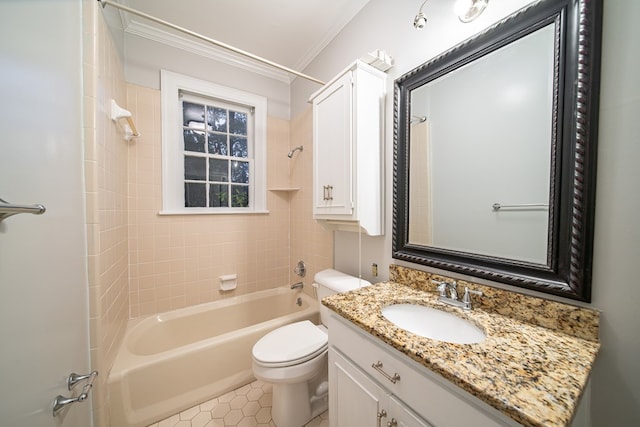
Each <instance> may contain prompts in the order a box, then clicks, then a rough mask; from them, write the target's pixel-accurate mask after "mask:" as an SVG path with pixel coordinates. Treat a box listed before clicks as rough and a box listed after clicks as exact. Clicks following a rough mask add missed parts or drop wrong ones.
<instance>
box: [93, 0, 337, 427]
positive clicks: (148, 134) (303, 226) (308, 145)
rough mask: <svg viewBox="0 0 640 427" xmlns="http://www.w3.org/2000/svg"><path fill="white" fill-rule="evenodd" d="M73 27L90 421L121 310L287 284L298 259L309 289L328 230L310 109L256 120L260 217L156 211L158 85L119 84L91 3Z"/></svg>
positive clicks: (141, 310) (327, 244)
mask: <svg viewBox="0 0 640 427" xmlns="http://www.w3.org/2000/svg"><path fill="white" fill-rule="evenodd" d="M83 36H84V40H83V45H84V64H83V66H84V70H83V72H84V81H83V85H84V94H85V99H84V105H85V117H84V131H85V181H86V204H87V207H86V215H87V236H88V237H87V254H88V270H89V286H90V302H89V303H90V307H89V309H90V313H89V315H90V341H91V358H92V363H91V364H92V367H93V369H97V370H99V371H100V374H101V375H100V376H99V377H98V380H97V383H96V385H95V387H94V393H93V407H94V424H95V425H96V426H108V425H109V416H108V401H107V394H106V388H105V384H106V379H107V377H108V372H109V369H110V367H111V366H112V364H113V360H114V359H115V356H116V353H117V351H118V347H119V345H120V342H121V340H122V336H123V334H124V330H125V328H126V325H127V321H128V319H129V318H130V317H139V316H145V315H150V314H155V313H160V312H163V311H167V310H171V309H176V308H181V307H185V306H191V305H195V304H199V303H203V302H208V301H213V300H216V299H220V298H224V297H226V296H233V295H239V294H243V293H247V292H253V291H257V290H262V289H269V288H273V287H276V286H283V285H287V284H289V283H293V282H294V281H297V280H299V278H297V277H294V275H293V273H292V270H293V268H294V267H295V264H296V263H297V261H298V260H304V261H305V262H306V264H307V268H308V273H307V276H306V277H305V278H304V279H303V281H304V283H305V285H307V286H306V287H305V292H307V293H310V294H312V290H311V286H310V285H311V283H312V282H313V275H314V274H315V273H316V272H317V271H320V270H322V269H324V268H330V267H331V266H332V265H333V234H332V232H330V231H327V230H325V229H324V228H323V227H322V226H321V225H319V224H318V223H317V222H316V221H314V220H313V218H312V212H311V199H312V171H313V164H312V152H313V149H312V137H311V135H312V121H311V120H312V119H311V109H310V108H309V109H308V111H306V112H305V113H304V114H302V115H301V116H300V117H298V118H296V119H294V120H292V121H291V122H289V121H287V120H284V119H279V118H275V117H269V118H268V122H267V153H268V154H267V156H268V158H267V161H268V164H267V174H268V177H267V179H268V183H267V188H269V189H271V191H268V192H267V203H268V210H269V213H268V214H253V215H171V216H164V215H158V212H159V211H160V210H161V201H162V198H161V190H162V189H161V181H162V177H161V126H160V91H158V90H155V89H148V88H144V87H140V86H136V85H133V84H127V83H126V81H125V78H124V71H123V70H124V67H123V65H122V61H121V58H120V57H119V56H118V54H117V51H116V48H115V46H114V44H113V40H112V38H111V34H110V32H109V29H108V28H107V26H106V23H105V21H104V18H103V16H102V13H101V11H100V8H99V3H98V2H95V1H91V0H83ZM111 99H115V100H116V102H117V103H118V104H119V105H120V106H122V107H124V108H126V109H128V110H130V111H131V112H132V114H133V117H134V119H135V121H136V125H137V126H138V130H139V132H140V133H141V134H142V136H141V137H140V138H136V139H134V140H132V141H131V142H127V141H125V140H124V138H123V133H122V128H121V127H120V126H119V125H117V124H115V123H114V122H112V121H111V118H110V102H111ZM298 145H303V146H304V151H302V152H297V153H296V154H295V155H294V157H293V158H292V159H289V158H288V157H287V153H288V152H289V150H290V149H291V148H293V147H294V146H298ZM287 189H289V191H287ZM232 273H235V274H237V275H238V289H237V290H236V291H234V292H231V293H222V292H220V291H219V281H218V276H220V275H225V274H232Z"/></svg>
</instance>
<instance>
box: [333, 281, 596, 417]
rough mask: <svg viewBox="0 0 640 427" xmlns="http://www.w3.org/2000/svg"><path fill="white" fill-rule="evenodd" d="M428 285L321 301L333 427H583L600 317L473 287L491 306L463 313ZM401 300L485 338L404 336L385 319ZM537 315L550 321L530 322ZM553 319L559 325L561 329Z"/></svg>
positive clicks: (384, 286) (386, 287)
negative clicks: (456, 320) (457, 320)
mask: <svg viewBox="0 0 640 427" xmlns="http://www.w3.org/2000/svg"><path fill="white" fill-rule="evenodd" d="M394 271H395V272H397V271H398V270H397V269H394ZM394 271H392V278H393V277H394ZM422 274H424V275H427V276H429V273H422ZM396 276H397V275H396ZM431 280H432V278H428V279H427V280H418V281H414V282H412V285H409V286H407V285H406V284H400V283H396V282H383V283H378V284H376V285H373V286H369V287H366V288H361V289H358V290H355V291H352V292H348V293H343V294H338V295H334V296H331V297H328V298H325V299H323V304H324V305H325V306H327V307H329V308H330V309H331V310H332V311H333V312H332V316H331V320H330V323H329V385H330V391H329V396H330V397H329V408H330V410H329V416H330V422H331V425H332V426H335V427H340V426H351V425H367V426H373V425H378V426H383V425H387V426H389V427H393V426H431V427H447V426H452V427H455V426H461V425H473V426H520V425H525V426H535V427H542V426H545V427H549V426H569V425H571V426H575V427H578V426H583V425H585V421H584V419H585V417H586V414H585V413H584V412H585V411H586V409H587V404H588V402H586V400H587V399H582V401H583V402H580V400H581V397H582V396H583V395H584V394H588V393H587V386H588V378H589V372H590V369H591V366H592V364H593V362H594V360H595V357H596V355H597V352H598V349H599V343H598V342H597V321H598V313H597V312H595V311H593V310H589V309H582V308H579V307H573V306H568V305H565V304H560V303H554V302H545V301H543V300H539V299H535V300H537V301H530V299H531V298H532V297H525V296H522V295H519V296H517V297H509V296H506V298H507V299H506V300H498V298H501V296H498V293H500V292H503V291H499V290H495V289H492V288H488V287H483V286H480V285H473V284H469V283H465V284H464V285H465V286H469V285H471V286H473V287H474V288H476V289H481V290H482V291H483V292H484V291H486V292H487V294H486V297H487V298H492V299H493V301H491V302H490V303H489V304H482V302H481V299H482V298H483V297H476V300H477V303H476V307H474V308H473V310H471V311H462V310H460V309H459V308H455V307H451V306H447V305H445V304H443V303H441V302H439V301H438V300H437V293H435V292H433V291H434V290H435V286H433V287H432V284H431V283H430V282H431ZM509 298H512V300H511V301H509ZM513 298H515V299H513ZM522 299H525V300H527V301H528V302H525V303H524V305H523V306H522V307H521V308H522V310H523V311H520V308H517V307H515V305H514V304H513V303H514V302H516V300H518V301H517V302H522ZM398 302H401V303H409V304H420V305H426V306H430V307H434V308H437V309H439V310H443V311H447V312H451V313H454V314H456V315H457V316H460V317H462V318H463V319H466V320H468V321H470V322H473V323H475V324H476V325H477V326H478V327H480V328H481V329H482V330H483V331H484V333H485V334H486V339H485V340H484V341H482V342H480V343H477V344H453V343H448V342H443V341H436V340H432V339H428V338H423V337H421V336H418V335H416V334H413V333H410V332H408V331H406V330H403V329H400V328H398V327H397V326H396V325H394V324H393V323H392V322H390V321H388V320H387V319H386V318H385V317H384V316H382V314H381V309H382V308H383V307H385V306H388V305H389V304H394V303H398ZM503 303H506V305H505V306H504V307H503V308H504V310H502V313H500V311H501V310H500V306H501V305H502V304H503ZM494 304H497V305H494ZM492 305H494V308H496V310H493V309H491V306H492ZM516 305H517V304H516ZM531 309H534V310H541V311H543V313H540V315H539V316H535V317H536V318H537V320H534V321H533V322H527V321H524V320H523V319H524V318H526V317H527V316H529V314H530V313H529V314H526V312H527V311H528V310H531ZM518 312H519V313H520V314H518ZM547 315H549V316H550V318H549V319H548V320H545V319H544V317H545V316H547ZM532 318H533V317H532ZM551 318H555V321H556V322H557V324H558V325H560V324H562V325H561V326H559V328H554V325H553V324H552V323H553V321H554V320H552V319H551ZM571 319H573V322H572V321H571ZM545 322H547V323H545ZM578 322H582V324H583V325H580V324H579V323H578ZM541 323H543V324H544V326H543V325H541ZM583 326H584V327H583ZM579 403H582V404H581V405H580V407H579V405H578V404H579Z"/></svg>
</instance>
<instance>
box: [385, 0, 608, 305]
mask: <svg viewBox="0 0 640 427" xmlns="http://www.w3.org/2000/svg"><path fill="white" fill-rule="evenodd" d="M601 21H602V1H601V0H597V1H591V0H544V1H539V2H534V3H532V4H531V5H529V6H527V7H525V8H524V9H522V10H520V11H518V12H516V13H514V14H513V15H511V16H509V17H507V18H505V19H504V20H502V21H501V22H499V23H497V24H496V25H494V26H492V27H490V28H488V29H487V30H485V31H484V32H482V33H480V34H478V35H477V36H475V37H473V38H471V39H469V40H467V41H465V42H463V43H462V44H460V45H458V46H456V47H454V48H453V49H451V50H449V51H447V52H445V53H443V54H442V55H440V56H438V57H436V58H434V59H432V60H430V61H428V62H426V63H424V64H422V65H421V66H419V67H417V68H415V69H414V70H411V71H409V72H408V73H406V74H404V75H403V76H401V77H400V78H398V79H397V80H396V81H395V97H394V193H393V254H392V255H393V257H394V258H396V259H400V260H404V261H409V262H413V263H418V264H423V265H427V266H431V267H435V268H440V269H444V270H449V271H454V272H458V273H462V274H466V275H471V276H476V277H480V278H484V279H489V280H493V281H498V282H502V283H506V284H510V285H515V286H520V287H524V288H529V289H534V290H537V291H541V292H545V293H550V294H554V295H559V296H563V297H566V298H571V299H575V300H580V301H587V302H588V301H590V298H591V263H592V262H591V258H592V241H593V224H594V204H595V176H596V175H595V174H596V141H597V132H598V101H599V85H600V45H601Z"/></svg>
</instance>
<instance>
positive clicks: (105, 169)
mask: <svg viewBox="0 0 640 427" xmlns="http://www.w3.org/2000/svg"><path fill="white" fill-rule="evenodd" d="M99 7H100V5H99V3H98V2H96V1H91V0H84V1H83V3H82V8H83V85H84V88H83V92H84V140H85V141H84V143H85V150H84V151H85V187H86V218H87V258H88V262H87V265H88V277H89V324H90V343H91V366H92V368H93V369H97V370H98V371H99V373H100V375H99V376H98V378H97V382H96V384H95V385H94V388H93V393H92V397H93V408H94V424H95V425H96V426H107V425H108V411H107V394H106V388H105V384H106V379H107V374H108V372H109V369H110V367H111V365H112V364H113V360H114V358H115V355H116V352H117V350H118V346H119V344H120V341H121V338H122V335H123V333H124V330H125V327H126V323H127V320H128V318H129V293H128V289H129V283H128V280H129V266H128V254H127V241H128V233H127V229H128V227H127V151H128V150H129V147H128V144H127V143H126V142H125V141H124V139H123V138H122V134H121V131H120V130H119V129H118V128H117V127H116V125H115V124H114V123H113V122H112V121H111V118H110V102H111V99H115V100H116V102H118V103H119V104H120V105H123V106H124V105H125V103H126V88H125V80H124V74H123V66H122V62H121V60H120V58H119V57H118V54H117V53H116V49H115V48H114V46H113V42H112V39H111V35H110V33H109V29H108V28H107V26H106V24H105V22H104V19H103V17H102V14H101V11H100V10H99Z"/></svg>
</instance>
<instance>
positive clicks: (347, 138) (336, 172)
mask: <svg viewBox="0 0 640 427" xmlns="http://www.w3.org/2000/svg"><path fill="white" fill-rule="evenodd" d="M385 79H386V74H385V73H383V72H382V71H380V70H377V69H375V68H373V67H371V66H370V65H367V64H365V63H363V62H361V61H356V62H355V63H353V64H352V65H351V66H350V67H348V68H347V69H346V70H344V71H343V72H342V73H340V74H339V75H338V76H336V77H335V78H334V79H332V80H331V81H330V82H328V83H327V84H326V85H325V86H324V87H323V88H322V89H321V90H319V91H318V92H316V93H314V94H313V95H312V96H311V98H310V101H311V102H312V104H313V215H314V218H315V219H317V220H321V221H323V222H324V223H325V225H327V226H328V227H330V228H333V229H341V230H351V231H355V230H358V228H359V227H360V228H361V229H362V230H363V231H364V232H366V233H367V234H369V235H372V236H379V235H382V234H383V233H384V231H383V230H384V229H383V212H384V209H383V206H382V203H383V197H382V196H383V191H382V188H383V182H382V179H383V177H382V159H383V154H384V153H383V143H382V141H383V116H384V114H383V112H384V92H385Z"/></svg>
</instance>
